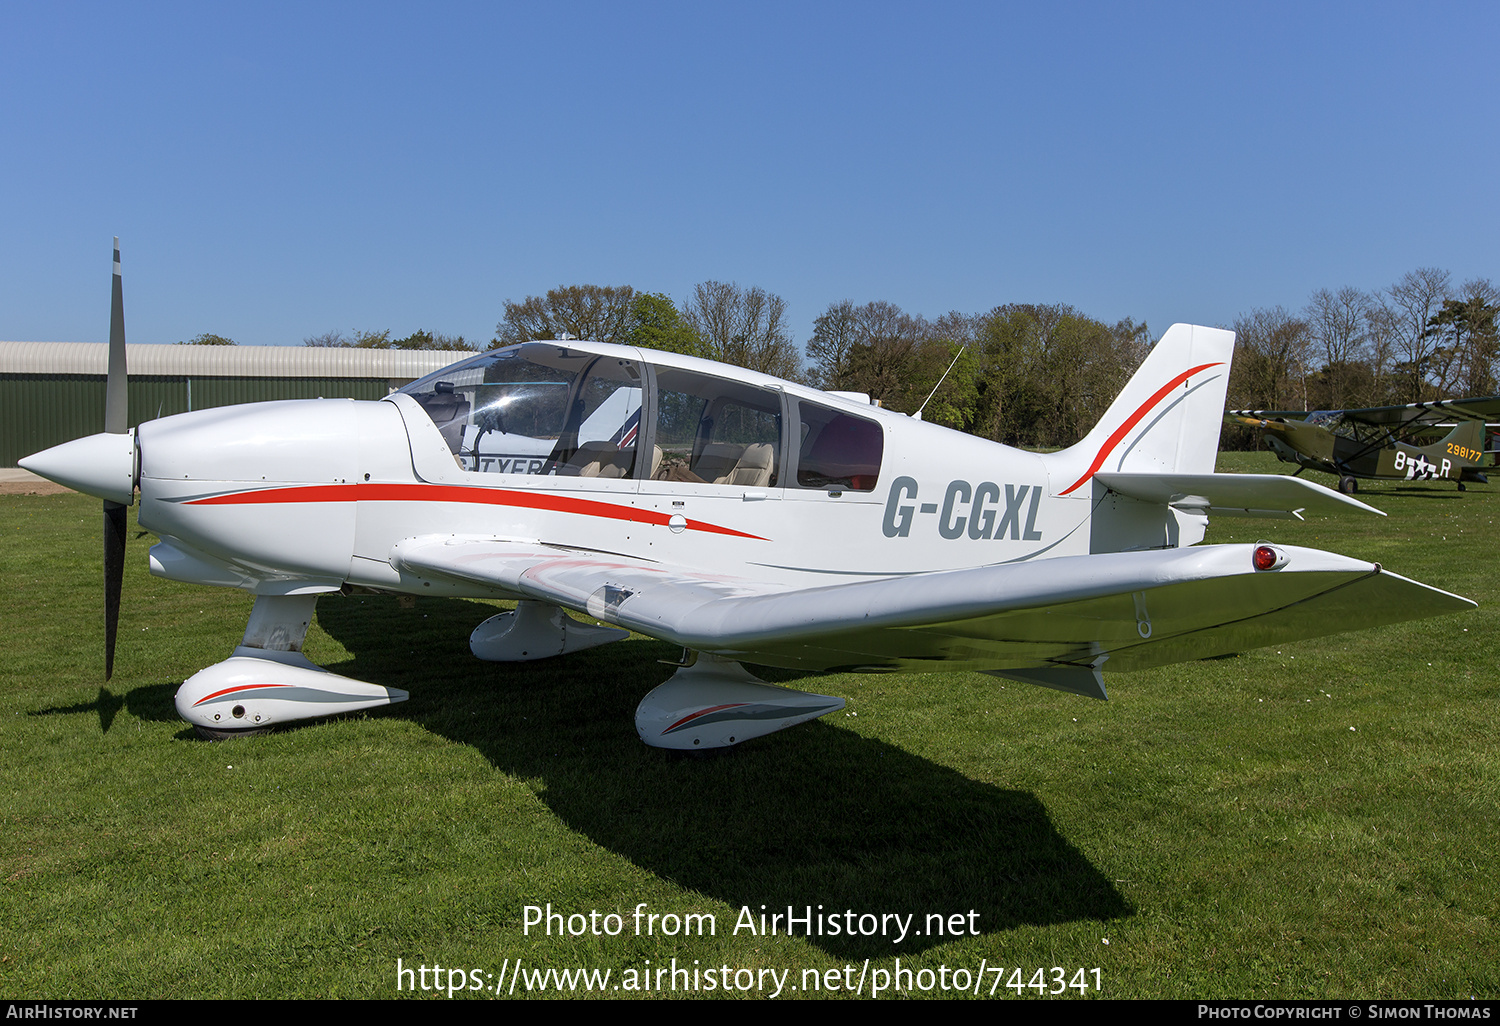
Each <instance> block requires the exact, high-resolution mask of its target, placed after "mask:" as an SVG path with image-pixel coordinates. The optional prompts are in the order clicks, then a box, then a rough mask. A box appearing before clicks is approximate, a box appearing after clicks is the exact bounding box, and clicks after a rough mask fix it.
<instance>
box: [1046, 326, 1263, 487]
mask: <svg viewBox="0 0 1500 1026" xmlns="http://www.w3.org/2000/svg"><path fill="white" fill-rule="evenodd" d="M1233 355H1234V332H1232V331H1225V330H1223V329H1221V328H1203V327H1198V326H1196V325H1192V324H1174V325H1172V327H1171V328H1169V329H1168V330H1167V333H1166V334H1165V335H1163V336H1162V337H1161V340H1160V341H1158V342H1157V343H1156V345H1154V346H1153V347H1152V348H1151V352H1150V354H1149V355H1147V357H1146V360H1145V362H1144V363H1142V364H1141V366H1140V369H1139V370H1137V371H1136V372H1135V375H1134V376H1133V377H1132V378H1131V379H1130V381H1129V383H1127V384H1126V386H1125V389H1124V390H1123V391H1122V392H1121V393H1120V394H1119V396H1117V397H1116V398H1115V401H1114V403H1113V404H1111V405H1110V407H1109V411H1108V412H1107V413H1105V415H1104V417H1103V419H1101V420H1100V421H1099V423H1098V424H1096V425H1095V426H1094V429H1093V430H1092V431H1090V432H1089V433H1088V435H1087V437H1085V438H1084V440H1083V441H1081V442H1079V443H1078V444H1077V445H1075V446H1073V447H1072V448H1070V449H1065V450H1063V451H1062V452H1059V453H1055V454H1053V455H1051V456H1048V457H1046V460H1047V465H1048V473H1049V476H1050V478H1051V484H1052V490H1053V494H1055V495H1087V494H1089V480H1090V478H1092V477H1093V476H1094V474H1095V473H1097V472H1099V471H1101V470H1102V471H1123V472H1125V473H1132V474H1152V473H1158V474H1160V473H1167V474H1171V473H1178V474H1211V473H1213V469H1214V457H1215V454H1216V453H1217V452H1218V449H1219V428H1220V425H1221V424H1222V423H1223V420H1224V397H1225V394H1226V393H1227V391H1228V389H1229V364H1230V360H1231V359H1232V357H1233Z"/></svg>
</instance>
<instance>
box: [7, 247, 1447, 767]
mask: <svg viewBox="0 0 1500 1026" xmlns="http://www.w3.org/2000/svg"><path fill="white" fill-rule="evenodd" d="M115 261H116V263H115V275H116V277H115V291H114V310H113V316H112V319H111V320H112V323H111V331H110V350H111V358H110V378H109V395H110V397H111V398H110V406H109V410H108V413H107V420H106V426H107V428H108V430H106V431H105V432H104V433H102V434H97V435H91V436H89V437H86V438H80V439H77V440H75V441H72V442H67V443H65V444H63V445H60V446H56V447H55V448H52V449H48V450H46V451H45V452H42V453H38V454H36V455H34V456H30V457H28V458H27V459H25V460H24V461H22V463H23V466H25V467H27V468H29V469H31V470H33V471H35V472H37V473H39V474H42V475H43V476H45V477H48V478H51V479H52V480H54V481H57V482H59V483H61V484H64V485H67V486H69V487H72V488H76V489H78V490H80V491H83V492H86V493H89V494H92V495H96V496H99V497H101V498H103V499H104V501H105V523H106V529H105V535H106V544H105V549H106V559H105V564H106V574H105V576H106V673H108V670H109V666H110V665H111V663H112V659H113V654H112V653H113V640H114V624H115V620H116V618H117V616H118V611H119V582H120V567H121V565H122V558H123V546H124V533H125V532H124V525H125V516H124V515H125V509H124V507H125V506H126V505H128V504H129V503H131V502H132V501H134V496H135V491H136V489H137V487H139V490H140V502H141V507H140V524H141V526H142V527H144V528H146V529H148V530H150V531H153V532H155V533H156V534H157V535H158V536H159V537H160V539H161V540H160V542H159V543H158V544H156V545H155V546H153V547H152V549H151V556H150V558H151V572H152V573H154V574H157V575H158V576H161V577H166V578H170V579H172V580H177V581H189V582H193V583H197V584H211V585H220V586H224V587H235V588H242V589H244V590H246V591H249V592H251V593H253V594H254V595H255V596H256V599H255V605H254V607H253V609H252V611H251V614H250V622H249V625H248V627H247V628H246V630H245V636H244V640H243V642H242V643H241V645H240V646H239V647H238V648H236V649H235V651H234V653H233V655H232V656H230V657H229V658H228V659H225V660H224V661H223V662H220V663H217V664H215V665H213V666H210V667H208V668H207V669H205V670H202V671H200V672H199V673H197V674H195V675H194V676H192V677H190V678H189V679H188V680H187V681H186V682H185V683H184V684H183V685H182V687H181V689H180V690H179V691H178V692H177V700H176V702H177V709H178V712H179V713H180V714H181V715H182V717H183V718H184V719H186V720H187V721H188V722H189V723H192V724H193V725H194V726H195V727H197V728H198V729H199V730H200V731H201V732H203V733H205V734H207V735H209V736H214V737H222V736H226V735H230V734H234V733H237V732H246V731H253V730H258V729H264V728H266V727H269V726H272V725H275V724H282V723H288V722H292V721H296V720H304V719H308V718H311V717H319V716H328V715H331V714H335V713H340V712H347V711H352V710H358V709H368V708H371V707H375V706H381V705H386V704H388V703H391V702H398V701H401V700H403V699H405V698H406V697H407V696H406V693H405V692H402V691H397V690H395V689H391V688H385V687H380V686H377V685H373V684H368V683H365V682H362V681H357V680H352V679H350V678H347V677H342V676H339V675H336V674H332V673H329V672H327V671H325V670H322V669H320V668H319V667H317V666H315V665H314V664H313V663H312V662H311V661H310V660H308V659H307V658H306V657H305V656H303V655H302V654H301V647H302V642H303V639H304V636H305V635H306V633H307V630H308V626H309V625H310V623H311V621H312V617H313V609H314V605H315V603H316V602H317V600H318V596H319V595H320V594H324V593H327V592H333V591H339V590H344V591H351V590H355V591H357V590H369V591H375V592H384V593H398V594H408V595H446V596H469V597H483V598H502V599H513V600H516V601H517V603H518V604H517V607H516V609H515V611H514V612H505V613H501V614H499V615H497V616H493V617H491V618H490V619H488V620H486V621H485V622H484V623H482V624H480V625H479V626H478V628H477V629H476V630H475V631H474V633H473V636H472V637H471V639H470V645H471V647H472V649H473V652H474V654H475V655H476V656H478V657H479V658H481V659H488V660H495V661H499V662H509V661H524V660H531V659H543V658H548V657H553V656H559V655H562V654H564V653H568V652H573V651H577V650H579V649H584V648H589V647H592V646H595V645H601V644H604V643H607V642H612V641H616V640H618V639H620V638H623V637H625V636H626V635H627V633H628V632H629V631H639V632H640V633H642V634H646V635H650V636H651V637H654V638H659V639H662V640H665V641H668V642H671V643H673V644H676V645H681V646H682V647H683V649H684V659H683V665H682V666H681V667H680V668H679V669H678V670H677V671H676V672H675V673H673V675H672V676H671V678H670V679H668V680H667V681H666V682H665V683H664V684H662V685H661V686H660V687H658V688H656V689H655V690H654V691H652V692H651V693H650V694H649V695H647V696H646V697H645V698H644V699H643V700H642V701H641V703H640V706H639V708H638V709H637V712H636V728H637V731H638V733H639V735H640V737H641V739H642V740H643V741H645V742H646V743H647V744H650V745H656V746H660V747H666V748H681V749H698V748H714V747H723V746H727V745H733V744H736V743H738V742H740V741H744V740H746V739H749V738H753V737H757V736H760V735H763V734H768V733H770V732H772V731H775V730H780V729H782V728H784V727H788V726H791V725H793V724H796V723H801V722H803V721H805V720H809V719H812V718H814V717H817V716H822V715H823V714H825V713H828V712H831V711H833V710H835V709H839V708H842V707H843V700H842V699H839V698H834V697H829V696H824V695H818V694H811V693H807V692H801V691H793V690H790V689H786V688H779V687H773V686H771V685H768V684H765V683H762V682H760V681H758V680H756V679H755V678H754V677H753V676H751V674H750V673H749V672H747V671H746V670H745V669H744V668H743V667H742V666H741V665H740V664H741V663H742V662H750V663H754V664H764V665H772V666H780V667H790V668H798V669H805V670H809V671H818V670H835V669H836V670H844V671H870V672H880V671H900V670H922V671H932V670H940V669H945V670H978V671H982V672H985V673H989V674H993V675H995V676H999V677H1006V678H1010V679H1012V680H1019V681H1025V682H1029V683H1032V684H1039V685H1042V686H1045V687H1050V688H1057V689H1060V690H1063V691H1070V692H1076V693H1078V694H1082V695H1089V696H1093V697H1096V698H1104V697H1105V692H1104V683H1103V678H1102V675H1101V671H1102V670H1105V669H1108V670H1111V671H1113V670H1138V669H1141V668H1144V667H1151V666H1158V665H1161V664H1165V663H1174V662H1182V661H1185V660H1192V659H1200V658H1204V657H1207V656H1214V655H1221V654H1224V653H1229V652H1235V651H1239V650H1242V649H1247V648H1255V647H1258V646H1263V645H1269V644H1279V643H1281V642H1284V641H1291V640H1295V639H1300V638H1310V637H1316V636H1319V635H1324V634H1329V633H1333V632H1337V631H1344V630H1351V629H1354V628H1361V627H1369V626H1374V625H1378V624H1386V623H1393V622H1396V621H1401V620H1410V619H1415V618H1418V617H1425V616H1433V615H1436V614H1439V613H1447V612H1452V611H1457V610H1462V609H1468V608H1470V607H1472V606H1473V605H1474V603H1472V602H1470V601H1469V600H1467V599H1464V598H1460V597H1458V596H1456V595H1451V594H1448V593H1447V592H1443V591H1439V590H1437V589H1435V588H1430V587H1427V586H1425V585H1422V584H1418V583H1416V582H1414V581H1410V580H1407V579H1406V578H1404V577H1400V576H1397V575H1396V574H1393V573H1389V572H1387V571H1385V570H1383V569H1382V568H1381V567H1380V565H1379V564H1371V563H1366V562H1362V561H1360V560H1355V559H1349V558H1346V557H1343V556H1338V555H1334V554H1331V553H1327V552H1320V551H1317V550H1314V549H1307V548H1297V547H1293V546H1283V545H1275V544H1268V543H1261V544H1257V545H1203V546H1199V545H1196V544H1195V543H1197V542H1199V541H1201V540H1202V538H1203V536H1204V528H1205V526H1206V524H1207V522H1208V517H1209V516H1210V515H1214V514H1217V515H1224V516H1246V515H1249V516H1272V517H1295V516H1298V511H1300V510H1303V509H1313V508H1319V509H1324V510H1336V509H1347V508H1358V509H1363V510H1369V511H1371V512H1377V511H1373V510H1370V507H1368V506H1365V505H1364V504H1363V503H1360V502H1358V501H1356V500H1353V499H1349V498H1346V497H1344V496H1342V495H1339V494H1338V493H1337V492H1334V491H1332V490H1330V489H1327V488H1323V487H1321V486H1319V485H1315V484H1312V483H1311V482H1308V481H1302V480H1297V479H1294V478H1291V477H1286V476H1280V475H1262V476H1257V475H1225V474H1215V473H1213V466H1214V458H1215V453H1216V450H1217V446H1218V437H1219V426H1220V424H1221V422H1222V416H1223V414H1222V411H1223V404H1224V394H1225V387H1226V383H1227V381H1228V378H1229V361H1230V356H1231V353H1232V350H1233V341H1234V336H1233V335H1232V334H1231V333H1230V332H1227V331H1221V330H1217V329H1213V328H1200V327H1191V326H1188V325H1175V326H1174V327H1172V328H1171V330H1169V331H1168V332H1167V333H1166V335H1165V336H1163V337H1162V339H1161V341H1159V342H1158V343H1157V344H1156V346H1155V347H1154V348H1153V349H1152V351H1151V353H1150V355H1149V356H1148V357H1147V359H1146V361H1145V362H1144V363H1143V364H1142V366H1141V368H1140V370H1139V371H1138V372H1137V373H1136V375H1135V376H1134V377H1133V378H1132V379H1131V380H1130V381H1129V383H1128V384H1127V385H1126V387H1125V389H1124V391H1123V392H1122V393H1121V394H1120V395H1119V397H1118V398H1117V399H1116V400H1115V402H1114V404H1113V405H1112V406H1111V407H1110V408H1109V411H1108V412H1107V413H1106V414H1105V416H1104V419H1103V420H1102V421H1100V423H1099V424H1098V425H1097V426H1096V427H1095V428H1094V429H1093V430H1092V431H1091V432H1089V434H1088V436H1087V437H1086V438H1085V439H1084V440H1083V441H1082V442H1080V443H1078V444H1077V445H1075V446H1073V447H1072V448H1070V449H1066V450H1064V451H1062V452H1056V453H1048V454H1035V453H1028V452H1021V451H1019V450H1016V449H1011V448H1007V447H1006V446H1003V445H999V444H996V443H994V442H989V441H986V440H984V439H981V438H976V437H973V436H970V435H965V434H962V433H959V432H957V431H952V430H949V429H948V428H944V427H939V426H936V425H932V424H926V423H923V422H921V421H920V420H917V419H914V418H912V417H907V416H904V415H901V414H897V413H893V412H890V411H886V410H882V409H878V408H876V407H873V406H871V405H870V404H869V402H868V401H859V400H857V399H855V398H851V397H850V396H847V395H837V394H831V393H826V392H820V391H817V390H815V389H811V388H806V387H803V386H801V385H796V384H793V383H790V382H786V381H781V380H778V379H775V378H771V377H768V376H766V375H763V374H757V373H753V372H751V371H747V370H743V369H740V368H736V367H730V366H725V365H722V364H717V363H712V362H708V361H704V360H698V359H692V358H690V357H686V356H678V355H674V354H670V353H664V352H654V351H649V350H641V349H635V348H629V347H624V346H617V345H604V344H598V343H592V342H582V341H573V340H567V341H551V342H529V343H525V344H522V345H516V346H511V347H508V348H505V349H499V350H494V351H491V352H487V353H484V354H481V355H478V356H474V357H472V358H470V359H467V360H464V361H462V362H459V363H456V364H454V365H453V366H451V367H448V368H447V369H445V370H443V371H440V372H439V373H437V374H433V375H430V376H428V377H426V378H423V379H421V380H420V381H416V382H414V383H413V384H411V385H408V386H407V387H406V388H403V389H401V390H400V391H399V392H397V393H395V394H393V395H391V396H388V397H387V398H385V399H382V400H379V401H375V402H356V401H354V400H341V399H326V400H324V399H320V400H305V401H293V402H266V403H256V404H252V405H246V406H232V407H223V408H218V409H207V410H198V411H195V412H192V413H184V414H180V415H177V416H173V417H166V418H162V419H159V420H152V421H147V422H145V423H142V424H141V425H140V426H139V427H138V428H136V429H135V430H134V431H133V432H132V431H129V430H127V429H126V423H127V421H126V417H125V410H124V399H123V393H124V388H123V386H124V382H125V369H124V366H123V363H124V351H125V344H124V317H123V313H122V308H121V301H120V279H119V251H118V240H117V242H116V252H115ZM568 610H571V611H573V612H576V613H582V614H586V615H588V616H590V617H592V618H594V619H597V620H602V621H605V622H606V623H607V624H608V626H602V625H595V624H586V623H583V622H581V621H579V620H575V619H574V618H572V617H571V616H569V615H568V612H567V611H568Z"/></svg>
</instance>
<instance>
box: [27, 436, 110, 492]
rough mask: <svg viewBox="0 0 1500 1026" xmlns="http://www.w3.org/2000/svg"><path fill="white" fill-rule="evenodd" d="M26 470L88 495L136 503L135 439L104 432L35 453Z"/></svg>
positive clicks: (28, 458)
mask: <svg viewBox="0 0 1500 1026" xmlns="http://www.w3.org/2000/svg"><path fill="white" fill-rule="evenodd" d="M20 465H21V467H22V468H23V469H25V470H29V471H31V472H32V473H33V474H40V475H41V476H42V477H45V478H47V479H48V480H49V481H56V482H57V483H58V484H60V485H62V486H63V487H65V488H72V489H74V490H76V491H80V492H83V493H84V494H85V495H95V496H98V497H99V498H101V499H107V500H109V501H110V502H118V503H119V504H120V505H122V506H129V505H130V504H131V503H132V502H134V501H135V435H134V434H125V435H116V434H110V433H108V432H101V433H100V434H97V435H88V436H87V437H84V438H75V439H73V440H72V441H71V442H64V443H63V444H62V445H54V446H53V447H52V448H50V449H43V450H42V451H41V452H38V453H33V454H32V455H30V456H27V457H26V458H25V459H23V460H21V461H20Z"/></svg>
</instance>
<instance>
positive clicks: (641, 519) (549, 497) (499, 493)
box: [184, 484, 766, 541]
mask: <svg viewBox="0 0 1500 1026" xmlns="http://www.w3.org/2000/svg"><path fill="white" fill-rule="evenodd" d="M284 502H472V503H480V504H485V505H491V506H516V507H520V508H522V509H544V510H549V511H551V512H553V513H576V514H579V515H580V516H586V517H603V518H604V519H606V520H630V521H635V522H637V523H643V524H654V525H656V526H658V527H664V526H666V524H667V521H668V520H669V519H670V517H669V516H668V515H667V514H665V513H658V512H656V511H655V510H649V509H637V508H635V507H633V506H620V505H617V504H616V503H613V502H599V501H597V500H595V499H580V498H577V497H575V496H571V495H556V494H553V493H551V492H525V491H517V490H515V489H510V488H473V487H469V486H467V485H431V484H340V485H294V486H292V487H289V488H261V489H257V490H255V491H249V492H231V493H230V494H228V495H210V496H208V497H207V498H203V499H190V500H189V501H187V502H186V503H184V505H188V506H244V505H258V504H261V503H284ZM687 528H688V530H690V531H706V532H707V533H709V534H723V535H728V536H730V537H732V538H749V539H751V540H752V541H765V540H766V539H765V538H762V537H761V536H760V535H758V534H746V533H745V532H743V531H736V530H734V529H733V528H730V527H720V526H719V525H718V524H707V523H704V522H703V521H701V520H689V521H688V522H687Z"/></svg>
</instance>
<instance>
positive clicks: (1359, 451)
mask: <svg viewBox="0 0 1500 1026" xmlns="http://www.w3.org/2000/svg"><path fill="white" fill-rule="evenodd" d="M1224 418H1225V419H1226V420H1228V421H1229V422H1230V423H1231V424H1238V425H1241V426H1243V427H1248V428H1252V429H1254V430H1255V431H1256V432H1257V433H1258V434H1259V435H1260V436H1261V437H1262V438H1264V439H1265V440H1266V445H1268V446H1270V448H1271V451H1272V452H1274V453H1275V454H1276V457H1277V459H1279V460H1281V461H1282V462H1283V463H1295V464H1297V466H1298V468H1299V469H1298V470H1297V473H1298V474H1300V473H1302V471H1304V470H1307V469H1309V468H1311V469H1313V470H1322V471H1326V472H1328V473H1330V474H1337V475H1338V477H1339V491H1341V492H1343V493H1344V494H1345V495H1353V494H1354V493H1355V492H1357V491H1358V490H1359V479H1360V478H1366V479H1369V480H1376V481H1431V480H1433V479H1434V478H1438V479H1446V480H1449V481H1457V482H1458V490H1459V491H1463V490H1464V484H1465V482H1468V481H1476V482H1478V483H1479V484H1489V479H1488V478H1487V477H1485V475H1484V472H1483V471H1482V470H1480V469H1479V467H1480V464H1481V462H1482V461H1483V460H1484V457H1485V456H1486V455H1488V454H1491V453H1493V452H1494V450H1493V449H1486V448H1485V447H1484V440H1485V431H1486V429H1487V428H1492V427H1494V426H1496V425H1495V421H1496V419H1497V418H1500V396H1494V395H1492V396H1486V397H1484V398H1479V399H1440V400H1437V401H1436V402H1430V403H1412V404H1411V405H1410V406H1371V407H1368V408H1366V409H1361V410H1316V411H1314V412H1312V413H1306V412H1303V411H1299V410H1230V411H1229V412H1228V413H1226V414H1224ZM1424 436H1425V437H1426V438H1435V439H1437V440H1436V441H1434V442H1430V443H1427V444H1423V438H1424Z"/></svg>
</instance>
